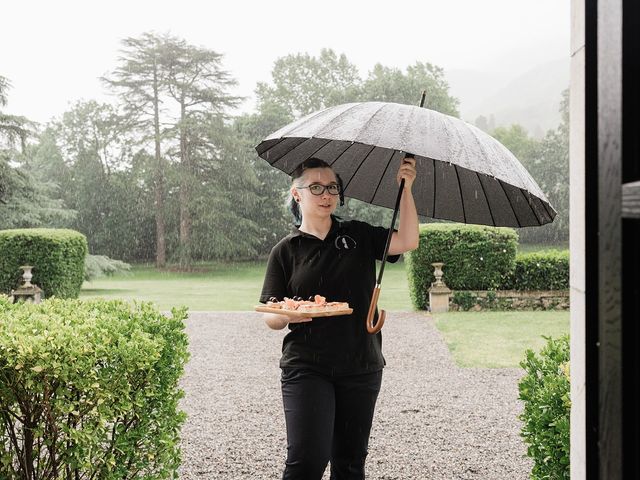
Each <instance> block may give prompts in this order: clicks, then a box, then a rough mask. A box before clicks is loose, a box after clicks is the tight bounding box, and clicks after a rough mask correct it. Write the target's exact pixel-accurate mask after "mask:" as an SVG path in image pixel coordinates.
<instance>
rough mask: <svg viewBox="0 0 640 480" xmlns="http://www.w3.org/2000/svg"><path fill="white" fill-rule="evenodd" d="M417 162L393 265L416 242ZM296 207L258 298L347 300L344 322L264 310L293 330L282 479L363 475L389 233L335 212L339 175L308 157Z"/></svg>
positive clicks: (296, 175)
mask: <svg viewBox="0 0 640 480" xmlns="http://www.w3.org/2000/svg"><path fill="white" fill-rule="evenodd" d="M415 177H416V170H415V160H413V159H405V161H404V163H403V164H402V165H401V166H400V168H399V170H398V174H397V178H398V182H400V179H402V178H404V179H405V186H404V192H403V195H402V201H401V204H400V225H399V228H398V231H396V232H394V233H393V236H392V238H391V243H390V247H389V256H388V257H387V260H388V261H390V262H395V261H397V260H398V258H399V255H400V254H401V253H404V252H407V251H409V250H413V249H415V248H416V247H417V246H418V216H417V213H416V207H415V203H414V199H413V195H412V193H411V186H412V184H413V181H414V179H415ZM290 192H291V197H292V198H291V207H292V212H293V213H294V216H295V217H296V220H298V222H301V223H300V224H299V226H298V227H297V228H295V229H294V230H293V232H292V233H291V234H290V235H288V236H286V237H285V238H284V239H282V240H281V241H280V242H279V243H278V244H277V245H276V246H275V247H274V248H273V249H272V251H271V254H270V256H269V262H268V265H267V271H266V274H265V280H264V286H263V289H262V295H261V297H260V301H261V302H263V303H264V302H266V301H268V300H269V299H270V298H272V297H275V298H277V299H278V300H283V298H284V297H289V298H292V297H301V298H303V299H307V298H309V297H310V296H313V295H316V294H319V295H322V296H323V297H325V298H326V299H327V301H340V302H348V303H349V306H350V307H351V308H353V314H352V315H348V316H337V317H321V318H314V319H311V318H303V319H292V318H290V317H287V316H285V315H278V314H271V313H267V314H264V316H265V322H266V323H267V325H268V326H269V327H270V328H272V329H282V328H284V327H285V326H287V325H288V326H289V330H290V331H289V333H288V334H287V335H286V336H285V337H284V341H283V346H282V357H281V359H280V367H281V369H282V377H281V379H282V399H283V403H284V412H285V420H286V425H287V444H288V446H287V460H286V466H285V470H284V474H283V479H287V480H288V479H300V480H314V479H318V480H319V479H321V478H322V475H323V472H324V470H325V468H326V466H327V463H328V462H329V461H331V478H332V479H335V480H340V479H363V478H364V463H365V458H366V456H367V447H368V443H369V433H370V431H371V423H372V420H373V412H374V408H375V403H376V399H377V397H378V392H379V391H380V383H381V381H382V369H383V367H384V364H385V361H384V357H383V356H382V350H381V347H382V336H381V334H380V333H378V334H376V335H371V334H369V333H368V332H367V330H366V326H365V319H366V316H367V312H368V310H369V303H370V300H371V294H372V291H373V288H374V286H375V282H376V278H375V276H376V262H375V261H376V259H378V260H382V256H383V254H384V248H385V245H386V241H387V236H388V229H385V228H383V227H373V226H371V225H369V224H367V223H364V222H359V221H341V220H340V219H338V218H337V217H335V216H334V215H333V212H334V211H335V209H336V208H337V205H338V199H340V204H341V205H342V204H343V203H344V200H343V195H342V185H341V180H340V178H339V177H338V176H337V175H336V174H335V172H334V171H333V170H332V169H331V167H330V166H329V165H328V164H327V163H326V162H324V161H323V160H320V159H317V158H311V159H308V160H306V161H305V162H304V163H302V164H301V165H300V166H299V167H298V168H297V169H296V170H295V171H294V172H293V174H292V185H291V190H290Z"/></svg>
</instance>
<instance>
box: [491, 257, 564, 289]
mask: <svg viewBox="0 0 640 480" xmlns="http://www.w3.org/2000/svg"><path fill="white" fill-rule="evenodd" d="M568 288H569V251H568V250H564V251H557V250H550V251H545V252H534V253H524V254H519V255H517V256H516V262H515V268H514V270H513V272H511V273H510V274H509V275H508V276H507V277H506V278H505V282H504V284H503V285H502V289H504V290H566V289H568Z"/></svg>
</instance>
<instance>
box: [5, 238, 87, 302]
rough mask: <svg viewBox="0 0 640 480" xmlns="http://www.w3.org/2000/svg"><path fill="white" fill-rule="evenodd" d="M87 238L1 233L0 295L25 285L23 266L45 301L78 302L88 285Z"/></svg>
mask: <svg viewBox="0 0 640 480" xmlns="http://www.w3.org/2000/svg"><path fill="white" fill-rule="evenodd" d="M87 251H88V247H87V238H86V237H85V236H84V235H83V234H81V233H79V232H76V231H74V230H66V229H48V228H29V229H17V230H1V231H0V293H2V292H4V293H9V292H11V290H13V289H15V288H17V287H18V286H20V285H21V284H22V281H21V278H22V270H21V269H20V267H21V266H22V265H32V266H33V267H34V268H33V271H32V272H33V279H32V280H31V282H32V283H35V284H36V285H38V286H39V287H40V288H41V289H42V290H44V296H45V297H58V298H77V297H78V296H79V295H80V289H81V288H82V282H83V281H84V262H85V257H86V255H87Z"/></svg>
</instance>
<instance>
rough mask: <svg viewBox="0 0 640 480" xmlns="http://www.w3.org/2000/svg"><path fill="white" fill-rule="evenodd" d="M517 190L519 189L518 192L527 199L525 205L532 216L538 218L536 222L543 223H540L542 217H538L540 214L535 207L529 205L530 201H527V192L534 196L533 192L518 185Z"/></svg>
mask: <svg viewBox="0 0 640 480" xmlns="http://www.w3.org/2000/svg"><path fill="white" fill-rule="evenodd" d="M518 190H520V194H521V195H522V196H523V197H524V198H525V199H526V200H527V205H528V206H529V209H530V210H531V213H533V217H534V218H535V219H536V220H538V223H539V224H540V225H544V224H543V223H542V218H540V216H539V215H538V214H537V213H536V211H535V209H534V208H533V207H532V206H531V202H530V201H529V199H528V198H527V194H529V195H531V196H534V195H533V193H531V192H529V191H527V190H525V189H523V188H520V187H518Z"/></svg>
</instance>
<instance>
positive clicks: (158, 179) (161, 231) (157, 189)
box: [153, 58, 167, 268]
mask: <svg viewBox="0 0 640 480" xmlns="http://www.w3.org/2000/svg"><path fill="white" fill-rule="evenodd" d="M159 103H160V99H159V93H158V66H157V63H156V60H155V58H154V64H153V127H154V140H155V167H156V168H155V175H154V180H155V182H154V193H155V210H156V268H163V267H164V266H165V265H166V263H167V253H166V241H165V224H164V171H163V170H164V169H163V165H162V155H161V152H160V105H159Z"/></svg>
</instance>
